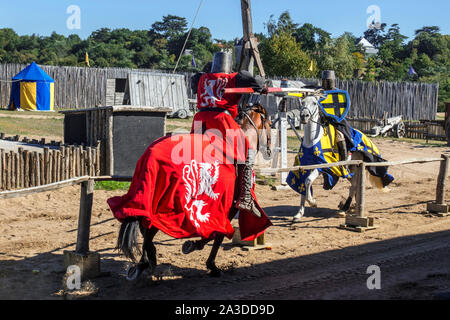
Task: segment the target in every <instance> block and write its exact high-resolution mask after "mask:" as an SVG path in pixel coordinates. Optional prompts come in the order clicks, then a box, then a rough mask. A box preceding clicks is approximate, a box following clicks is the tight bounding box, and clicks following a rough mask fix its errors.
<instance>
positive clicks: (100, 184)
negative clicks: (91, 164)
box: [94, 181, 131, 191]
mask: <svg viewBox="0 0 450 320" xmlns="http://www.w3.org/2000/svg"><path fill="white" fill-rule="evenodd" d="M130 184H131V182H126V181H97V182H96V183H95V187H94V188H95V190H108V191H114V190H124V191H128V189H129V188H130Z"/></svg>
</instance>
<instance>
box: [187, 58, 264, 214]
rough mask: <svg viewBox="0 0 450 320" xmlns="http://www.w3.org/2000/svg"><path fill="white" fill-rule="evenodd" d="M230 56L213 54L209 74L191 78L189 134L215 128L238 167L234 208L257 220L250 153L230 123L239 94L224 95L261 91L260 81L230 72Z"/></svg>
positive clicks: (253, 152) (237, 128)
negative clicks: (193, 110)
mask: <svg viewBox="0 0 450 320" xmlns="http://www.w3.org/2000/svg"><path fill="white" fill-rule="evenodd" d="M232 64H233V60H232V55H231V53H228V52H217V53H216V54H214V58H213V62H212V66H211V72H210V73H203V74H200V78H199V79H198V77H199V75H196V76H194V77H193V83H194V85H193V88H195V83H196V82H197V81H198V87H197V108H198V113H197V114H196V115H195V116H194V120H193V124H192V131H191V132H196V133H200V132H201V133H204V132H205V131H206V130H211V129H218V130H220V132H221V134H222V136H223V137H225V142H226V146H225V150H226V151H227V157H228V158H230V157H232V159H233V160H234V161H235V163H236V165H237V168H238V177H237V178H238V192H239V195H238V199H237V203H236V207H237V208H238V209H239V210H240V213H248V212H250V213H252V214H254V215H255V216H257V217H261V215H262V212H261V211H262V210H260V207H259V206H257V205H256V197H255V195H254V194H252V186H253V165H254V163H255V157H256V150H254V149H253V148H252V147H251V146H250V143H249V141H248V139H247V137H246V136H245V134H244V132H243V131H242V130H241V128H240V126H239V125H238V124H237V122H236V121H235V120H234V119H235V118H236V117H237V116H238V104H239V100H240V98H241V95H240V94H224V93H223V89H225V88H246V87H251V88H253V89H255V90H256V91H261V90H263V89H264V79H263V78H262V77H259V76H256V77H253V76H252V75H251V74H250V73H249V72H248V71H241V72H239V73H238V72H235V73H231V70H232Z"/></svg>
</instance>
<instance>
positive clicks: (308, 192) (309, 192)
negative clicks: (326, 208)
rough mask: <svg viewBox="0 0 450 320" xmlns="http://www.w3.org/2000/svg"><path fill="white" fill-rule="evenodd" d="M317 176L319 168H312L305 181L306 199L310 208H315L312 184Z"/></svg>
mask: <svg viewBox="0 0 450 320" xmlns="http://www.w3.org/2000/svg"><path fill="white" fill-rule="evenodd" d="M318 176H319V170H317V169H314V170H313V171H312V172H311V173H310V175H309V177H308V178H307V179H306V181H305V187H306V200H307V201H308V203H309V205H310V206H311V207H312V208H317V202H316V200H315V199H314V198H313V196H312V184H313V183H314V180H316V179H317V177H318Z"/></svg>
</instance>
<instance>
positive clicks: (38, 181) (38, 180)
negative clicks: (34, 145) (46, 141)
mask: <svg viewBox="0 0 450 320" xmlns="http://www.w3.org/2000/svg"><path fill="white" fill-rule="evenodd" d="M33 157H34V172H35V173H34V175H35V179H36V181H35V186H40V185H41V168H40V167H39V165H40V162H39V154H38V153H37V152H34V153H33Z"/></svg>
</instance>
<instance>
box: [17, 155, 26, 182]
mask: <svg viewBox="0 0 450 320" xmlns="http://www.w3.org/2000/svg"><path fill="white" fill-rule="evenodd" d="M18 152H19V154H18V156H19V182H18V185H19V187H20V188H24V187H25V182H24V170H23V162H24V161H23V148H22V147H19V148H18Z"/></svg>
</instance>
